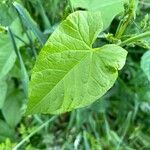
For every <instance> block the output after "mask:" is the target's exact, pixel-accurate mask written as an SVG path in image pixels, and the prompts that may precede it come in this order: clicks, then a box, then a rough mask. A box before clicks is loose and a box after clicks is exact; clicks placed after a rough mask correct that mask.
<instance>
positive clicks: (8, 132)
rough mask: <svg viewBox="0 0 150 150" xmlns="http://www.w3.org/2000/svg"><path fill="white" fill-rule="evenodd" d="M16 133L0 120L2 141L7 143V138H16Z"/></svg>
mask: <svg viewBox="0 0 150 150" xmlns="http://www.w3.org/2000/svg"><path fill="white" fill-rule="evenodd" d="M14 137H15V132H14V130H13V129H11V128H10V127H9V126H8V124H7V123H6V122H4V121H3V120H1V119H0V141H5V140H6V139H7V138H10V139H12V138H14Z"/></svg>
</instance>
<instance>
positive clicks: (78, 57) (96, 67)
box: [27, 11, 127, 114]
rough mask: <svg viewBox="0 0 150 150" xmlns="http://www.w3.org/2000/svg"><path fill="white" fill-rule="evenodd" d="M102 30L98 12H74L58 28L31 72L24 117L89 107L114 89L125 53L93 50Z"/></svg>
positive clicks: (113, 49)
mask: <svg viewBox="0 0 150 150" xmlns="http://www.w3.org/2000/svg"><path fill="white" fill-rule="evenodd" d="M102 29H103V27H102V19H101V13H100V12H86V11H77V12H75V13H73V14H71V15H70V16H69V17H67V19H66V20H65V21H64V22H62V23H61V24H60V26H59V28H58V29H57V30H56V31H55V32H54V33H53V34H52V35H51V37H50V38H49V40H48V42H47V43H46V45H45V46H44V48H43V49H42V51H41V53H40V55H39V57H38V59H37V62H36V65H35V67H34V69H33V72H32V79H31V83H30V90H29V103H28V108H27V114H34V113H51V114H57V113H63V112H67V111H71V110H73V109H75V108H80V107H84V106H88V105H89V104H91V103H93V102H94V101H95V100H97V99H98V98H100V97H101V96H102V95H104V94H105V93H106V92H107V91H108V90H109V89H110V88H111V87H112V86H113V84H114V82H115V80H116V78H117V76H118V70H120V69H121V68H122V67H123V65H124V64H125V59H126V55H127V52H126V51H125V50H124V49H122V48H121V47H119V46H117V45H113V44H112V45H105V46H103V47H100V48H92V45H93V43H94V41H95V40H96V38H97V36H98V34H99V33H100V32H101V31H102Z"/></svg>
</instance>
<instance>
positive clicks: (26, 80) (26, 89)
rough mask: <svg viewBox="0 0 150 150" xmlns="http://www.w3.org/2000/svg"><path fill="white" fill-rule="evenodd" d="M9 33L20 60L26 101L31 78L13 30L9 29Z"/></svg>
mask: <svg viewBox="0 0 150 150" xmlns="http://www.w3.org/2000/svg"><path fill="white" fill-rule="evenodd" d="M8 33H9V35H10V39H11V41H12V44H13V48H14V50H15V53H16V56H17V58H18V61H19V63H20V67H21V77H22V83H23V89H24V93H25V96H26V99H27V98H28V82H29V77H28V73H27V70H26V67H25V64H24V62H23V59H22V56H21V54H20V51H19V49H18V47H17V45H16V41H15V39H14V35H13V32H12V30H11V29H10V27H8Z"/></svg>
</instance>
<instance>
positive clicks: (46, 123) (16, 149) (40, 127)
mask: <svg viewBox="0 0 150 150" xmlns="http://www.w3.org/2000/svg"><path fill="white" fill-rule="evenodd" d="M56 118H57V116H54V117H52V118H50V119H49V120H48V121H46V122H45V123H44V124H42V125H41V126H39V127H38V128H37V129H35V130H34V131H33V132H32V133H30V134H29V135H28V136H26V137H25V138H24V139H23V140H22V141H21V142H19V143H18V144H17V145H16V146H15V147H14V148H13V149H12V150H18V149H19V147H20V146H22V145H23V144H24V143H25V142H27V141H28V140H29V139H30V137H32V136H33V135H34V134H35V133H37V132H39V131H40V130H41V129H43V128H44V127H45V126H47V125H48V124H49V123H50V122H52V121H54V120H55V119H56Z"/></svg>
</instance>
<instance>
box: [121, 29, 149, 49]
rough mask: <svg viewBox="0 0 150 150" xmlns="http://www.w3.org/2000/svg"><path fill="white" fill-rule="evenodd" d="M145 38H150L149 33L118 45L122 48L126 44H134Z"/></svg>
mask: <svg viewBox="0 0 150 150" xmlns="http://www.w3.org/2000/svg"><path fill="white" fill-rule="evenodd" d="M146 37H150V31H147V32H145V33H141V34H139V35H137V36H134V37H131V38H129V39H127V40H125V41H123V42H122V43H120V44H118V45H119V46H122V47H123V46H125V45H127V44H131V43H134V42H136V41H138V40H140V39H143V38H146Z"/></svg>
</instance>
